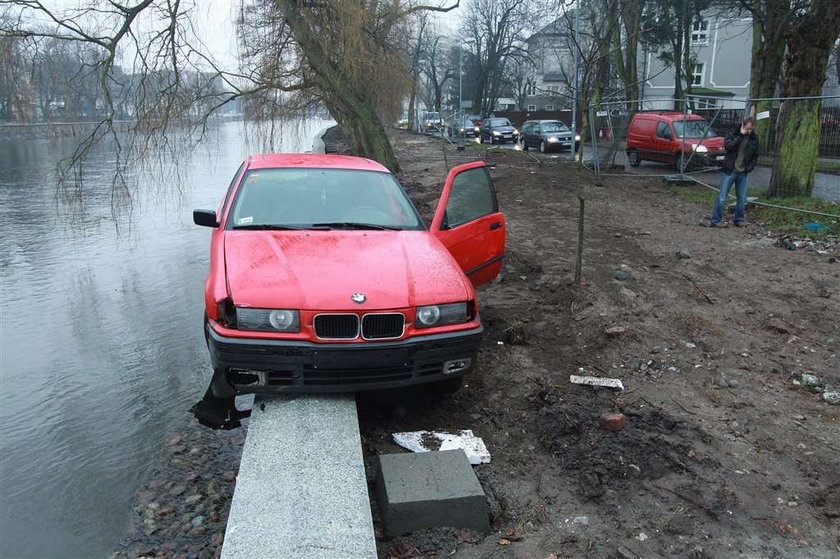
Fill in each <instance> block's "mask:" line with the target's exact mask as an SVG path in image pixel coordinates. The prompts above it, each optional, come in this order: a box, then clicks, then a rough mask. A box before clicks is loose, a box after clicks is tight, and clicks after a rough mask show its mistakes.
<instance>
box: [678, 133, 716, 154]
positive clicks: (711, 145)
mask: <svg viewBox="0 0 840 559" xmlns="http://www.w3.org/2000/svg"><path fill="white" fill-rule="evenodd" d="M677 141H678V142H679V141H681V140H677ZM685 143H686V146H687V147H689V148H690V147H691V144H699V145H704V146H706V147H707V148H708V149H709V151H720V150H722V149H723V138H721V137H720V136H712V137H711V138H703V139H702V140H701V139H700V138H686V139H685Z"/></svg>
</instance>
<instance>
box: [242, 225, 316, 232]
mask: <svg viewBox="0 0 840 559" xmlns="http://www.w3.org/2000/svg"><path fill="white" fill-rule="evenodd" d="M233 229H238V230H247V229H254V230H260V229H261V230H268V231H272V230H273V231H302V230H304V229H309V227H299V226H297V225H280V224H277V223H253V224H249V225H234V226H233Z"/></svg>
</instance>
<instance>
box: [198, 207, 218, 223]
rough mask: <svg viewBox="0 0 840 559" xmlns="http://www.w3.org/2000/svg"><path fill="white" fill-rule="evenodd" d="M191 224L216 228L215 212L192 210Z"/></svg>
mask: <svg viewBox="0 0 840 559" xmlns="http://www.w3.org/2000/svg"><path fill="white" fill-rule="evenodd" d="M193 223H195V224H196V225H201V226H203V227H218V226H219V222H218V221H217V220H216V212H214V211H213V210H193Z"/></svg>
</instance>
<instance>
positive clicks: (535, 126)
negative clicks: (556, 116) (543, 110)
mask: <svg viewBox="0 0 840 559" xmlns="http://www.w3.org/2000/svg"><path fill="white" fill-rule="evenodd" d="M578 142H580V136H577V135H575V134H573V133H572V131H571V129H570V128H569V127H568V126H566V124H565V123H563V122H561V121H559V120H528V121H525V123H524V124H523V125H522V136H521V139H520V143H521V144H522V149H524V150H525V151H527V150H529V149H530V148H535V149H539V150H540V151H541V152H543V153H546V152H549V151H559V150H563V149H568V150H571V149H572V146H573V145H577V143H578Z"/></svg>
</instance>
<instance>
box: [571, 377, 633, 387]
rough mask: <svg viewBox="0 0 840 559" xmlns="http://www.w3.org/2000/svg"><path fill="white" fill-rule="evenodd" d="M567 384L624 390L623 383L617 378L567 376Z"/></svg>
mask: <svg viewBox="0 0 840 559" xmlns="http://www.w3.org/2000/svg"><path fill="white" fill-rule="evenodd" d="M569 382H571V383H572V384H586V385H588V386H603V387H606V388H616V389H618V390H624V383H622V382H621V379H617V378H601V377H581V376H578V375H569Z"/></svg>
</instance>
